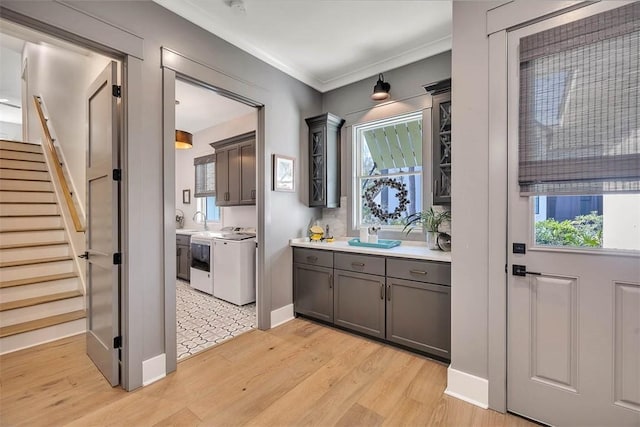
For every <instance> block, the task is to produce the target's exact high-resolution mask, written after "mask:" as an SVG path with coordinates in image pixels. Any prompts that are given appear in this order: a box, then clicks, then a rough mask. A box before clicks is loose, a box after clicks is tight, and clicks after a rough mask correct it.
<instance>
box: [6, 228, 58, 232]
mask: <svg viewBox="0 0 640 427" xmlns="http://www.w3.org/2000/svg"><path fill="white" fill-rule="evenodd" d="M57 230H64V227H41V228H38V227H35V228H34V227H31V228H16V229H12V230H0V233H21V232H28V231H57Z"/></svg>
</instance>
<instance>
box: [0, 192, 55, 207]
mask: <svg viewBox="0 0 640 427" xmlns="http://www.w3.org/2000/svg"><path fill="white" fill-rule="evenodd" d="M16 193H18V191H16ZM0 205H57V203H56V202H3V201H1V200H0Z"/></svg>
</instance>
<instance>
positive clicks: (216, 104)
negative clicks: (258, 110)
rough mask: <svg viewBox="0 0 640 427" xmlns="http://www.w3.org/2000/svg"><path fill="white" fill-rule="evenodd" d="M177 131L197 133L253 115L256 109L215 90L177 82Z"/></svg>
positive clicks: (180, 81)
mask: <svg viewBox="0 0 640 427" xmlns="http://www.w3.org/2000/svg"><path fill="white" fill-rule="evenodd" d="M176 100H177V101H180V103H179V104H177V105H176V129H180V130H184V131H187V132H190V133H196V132H199V131H201V130H203V129H206V128H208V127H211V126H216V125H219V124H220V123H224V122H227V121H229V120H232V119H235V118H237V117H241V116H244V115H247V114H249V113H253V112H254V111H255V109H254V108H253V107H249V106H248V105H245V104H243V103H241V102H238V101H234V100H232V99H229V98H226V97H224V96H222V95H218V94H217V93H216V92H214V91H213V90H210V89H207V88H204V87H202V86H197V85H194V84H191V83H188V82H185V81H182V80H176Z"/></svg>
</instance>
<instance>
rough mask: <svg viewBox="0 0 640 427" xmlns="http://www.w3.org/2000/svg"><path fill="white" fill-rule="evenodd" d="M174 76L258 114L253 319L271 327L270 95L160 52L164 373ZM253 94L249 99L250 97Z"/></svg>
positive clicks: (171, 365) (171, 247) (171, 346)
mask: <svg viewBox="0 0 640 427" xmlns="http://www.w3.org/2000/svg"><path fill="white" fill-rule="evenodd" d="M176 76H179V77H180V78H182V79H186V80H191V81H192V82H194V83H196V84H200V85H202V86H205V87H208V88H211V89H212V90H215V91H216V92H218V93H220V94H222V95H224V96H227V97H229V98H231V99H234V100H236V101H238V102H242V103H243V104H247V105H249V106H252V107H254V108H256V109H257V115H258V123H257V128H256V180H257V187H256V188H257V192H256V193H257V194H256V208H257V210H258V227H257V230H256V232H257V240H258V242H259V244H258V248H257V260H256V311H257V313H256V317H257V321H258V328H259V329H262V330H265V329H269V328H270V327H271V305H270V304H271V298H270V295H271V282H270V281H269V280H265V279H264V278H265V272H266V266H265V262H264V259H265V257H264V243H263V242H264V235H265V227H264V224H265V197H264V191H265V189H266V185H267V184H268V182H267V181H268V180H267V179H266V178H265V177H266V171H267V163H266V161H265V159H266V155H265V142H264V135H265V105H268V103H269V99H270V96H269V94H268V92H267V91H266V90H258V96H257V97H256V96H255V93H256V89H257V88H256V86H255V85H250V84H249V83H248V82H245V81H243V80H240V79H237V78H234V77H232V76H229V75H228V74H225V73H223V72H221V71H219V70H217V69H215V68H214V67H213V66H209V65H206V64H204V63H202V62H199V61H196V60H193V59H190V58H188V57H186V56H184V55H182V54H180V53H178V52H176V51H174V50H171V49H168V48H165V47H163V48H162V87H163V93H162V101H163V152H164V156H163V157H164V159H163V166H164V186H163V193H164V223H163V229H164V260H165V262H164V289H165V301H164V311H165V316H164V319H165V324H164V329H165V354H166V373H167V374H168V373H169V372H173V371H175V370H176V367H177V354H176V353H177V347H176V266H175V254H176V237H175V182H176V176H175V148H174V140H175V89H176V86H175V81H176ZM250 94H252V95H250Z"/></svg>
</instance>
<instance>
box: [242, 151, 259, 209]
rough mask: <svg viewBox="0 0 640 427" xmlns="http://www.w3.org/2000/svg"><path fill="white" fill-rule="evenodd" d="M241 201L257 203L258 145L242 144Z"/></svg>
mask: <svg viewBox="0 0 640 427" xmlns="http://www.w3.org/2000/svg"><path fill="white" fill-rule="evenodd" d="M240 203H242V204H243V205H255V204H256V146H255V144H254V143H250V144H244V145H241V146H240Z"/></svg>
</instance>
